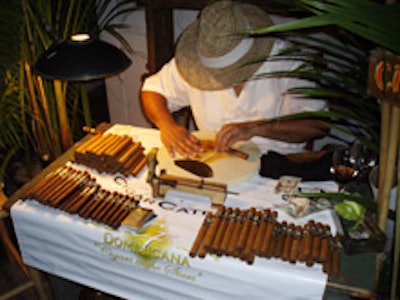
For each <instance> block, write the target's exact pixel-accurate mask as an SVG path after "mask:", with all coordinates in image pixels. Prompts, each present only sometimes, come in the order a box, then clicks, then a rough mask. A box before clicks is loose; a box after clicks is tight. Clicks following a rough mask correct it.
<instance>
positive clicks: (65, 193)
mask: <svg viewBox="0 0 400 300" xmlns="http://www.w3.org/2000/svg"><path fill="white" fill-rule="evenodd" d="M89 180H90V175H89V174H88V173H86V172H85V173H79V174H77V176H75V177H72V178H70V180H69V182H67V183H66V184H65V186H64V189H63V190H62V191H61V192H60V193H59V195H57V196H54V197H53V198H52V199H51V204H52V206H53V207H58V206H59V205H60V204H61V203H62V202H64V201H66V199H68V198H69V197H70V196H71V194H73V193H74V191H76V190H78V189H81V187H82V185H83V184H85V183H86V182H88V181H89Z"/></svg>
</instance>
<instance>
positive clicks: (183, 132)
mask: <svg viewBox="0 0 400 300" xmlns="http://www.w3.org/2000/svg"><path fill="white" fill-rule="evenodd" d="M161 141H162V142H163V144H164V146H165V147H166V148H167V151H168V153H169V155H170V156H171V157H174V156H175V154H176V153H177V154H179V155H181V156H183V157H193V156H196V155H198V154H199V153H200V152H202V151H203V147H202V145H201V143H200V141H199V140H198V139H197V138H196V137H195V136H194V135H193V134H191V133H190V132H189V131H188V130H187V129H186V128H184V127H182V126H179V125H176V126H170V127H168V128H163V129H161Z"/></svg>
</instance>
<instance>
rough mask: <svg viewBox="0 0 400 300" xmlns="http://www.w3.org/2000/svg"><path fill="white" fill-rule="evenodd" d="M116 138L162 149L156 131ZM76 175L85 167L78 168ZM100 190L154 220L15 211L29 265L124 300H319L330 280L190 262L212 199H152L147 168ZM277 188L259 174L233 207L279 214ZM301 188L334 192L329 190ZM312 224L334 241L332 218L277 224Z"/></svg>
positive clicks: (237, 264)
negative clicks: (108, 220) (136, 225)
mask: <svg viewBox="0 0 400 300" xmlns="http://www.w3.org/2000/svg"><path fill="white" fill-rule="evenodd" d="M111 132H114V133H119V134H130V135H131V136H132V137H133V139H135V140H140V141H141V142H142V144H143V145H144V146H145V148H146V150H149V149H151V148H152V147H159V146H161V144H160V141H159V134H158V131H157V130H153V129H144V128H137V127H132V126H123V125H115V126H114V127H113V128H111ZM71 165H72V166H73V167H75V168H78V169H85V167H84V166H80V165H73V164H71ZM90 172H91V175H93V176H95V177H96V179H97V182H98V183H99V184H100V185H101V186H102V187H103V188H104V189H107V190H110V191H119V192H122V193H128V194H130V195H136V196H137V197H139V195H140V198H141V201H140V204H141V206H143V207H148V208H151V209H152V210H153V211H154V212H155V213H156V215H157V217H156V218H155V219H153V220H152V221H151V222H149V223H148V225H147V226H146V227H144V228H143V229H142V230H141V231H139V232H135V231H134V230H132V229H130V228H125V227H121V228H119V230H112V229H111V228H109V227H107V226H104V225H101V224H96V223H93V222H90V221H87V220H84V219H82V218H80V217H79V216H77V215H70V214H68V213H65V212H62V211H60V210H56V209H53V208H51V207H46V206H43V205H41V204H39V203H37V202H36V201H34V200H24V201H21V200H20V201H18V202H17V203H16V204H14V205H13V206H12V208H11V216H12V220H13V223H14V227H15V232H16V235H17V239H18V242H19V246H20V249H21V252H22V257H23V260H24V262H25V264H27V265H29V266H32V267H35V268H37V269H40V270H43V271H46V272H48V273H51V274H55V275H58V276H61V277H64V278H67V279H70V280H73V281H76V282H79V283H82V284H85V285H88V286H91V287H94V288H96V289H98V290H101V291H105V292H107V293H110V294H113V295H116V296H119V297H122V298H126V299H185V300H186V299H321V298H322V295H323V293H324V290H325V284H326V280H327V276H326V274H325V273H323V272H322V266H321V265H319V264H316V265H314V266H312V267H307V266H305V264H303V263H296V264H290V263H289V262H284V261H282V260H280V259H275V258H272V259H266V258H259V257H256V259H255V261H254V263H253V264H252V265H248V264H247V263H246V262H244V261H241V260H239V259H237V258H233V257H226V256H222V257H217V256H213V255H206V257H205V258H198V257H195V258H191V257H190V256H189V254H188V252H189V250H190V248H191V245H192V243H193V241H194V239H195V237H196V234H197V232H198V230H199V228H200V226H201V223H202V221H203V218H204V212H206V211H209V210H212V208H211V207H210V202H209V200H208V199H206V198H204V197H201V196H195V195H190V194H185V193H180V192H172V193H169V194H168V196H167V197H166V198H163V199H154V198H153V197H152V196H151V189H150V186H149V185H148V184H147V183H146V182H145V177H146V175H147V172H146V168H145V169H144V170H143V171H142V172H141V173H140V174H139V175H138V176H137V177H133V176H130V177H127V178H125V177H122V176H119V175H107V174H99V173H97V172H95V171H94V170H90ZM275 184H276V181H274V180H270V179H267V178H262V177H260V176H258V175H257V174H256V175H254V176H253V177H252V178H251V180H248V181H247V182H245V183H243V184H240V185H239V186H237V187H235V188H234V191H235V192H238V193H239V194H238V195H233V194H230V195H228V197H227V199H226V203H225V205H226V206H228V207H239V208H242V209H245V208H249V207H256V208H260V209H262V208H267V207H270V208H274V206H273V205H274V204H277V203H280V202H282V201H283V200H281V197H280V196H279V195H275V194H274V192H273V189H274V186H275ZM302 185H304V186H313V187H315V186H318V187H321V188H323V189H325V190H327V189H328V190H329V189H330V188H331V189H334V188H335V185H334V183H332V182H318V183H317V182H314V183H313V182H311V183H310V182H308V183H302ZM309 218H312V219H313V220H315V221H316V222H318V221H320V222H322V223H326V224H329V225H330V226H331V228H332V232H333V234H335V233H336V229H335V223H334V219H333V217H332V212H331V211H329V210H325V211H322V212H319V213H314V214H312V215H311V216H309V217H308V218H302V219H292V218H291V217H290V216H289V215H287V214H285V213H284V212H283V211H279V217H278V220H287V221H289V222H295V223H297V224H299V225H302V224H305V223H306V222H307V221H308V219H309Z"/></svg>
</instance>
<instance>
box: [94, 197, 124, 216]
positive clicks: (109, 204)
mask: <svg viewBox="0 0 400 300" xmlns="http://www.w3.org/2000/svg"><path fill="white" fill-rule="evenodd" d="M121 197H123V196H122V195H120V194H119V193H118V192H114V193H112V194H111V197H110V198H109V199H108V200H107V201H105V204H104V206H103V208H102V209H101V210H100V211H99V212H98V213H96V215H95V216H93V217H94V220H95V221H96V222H99V223H103V221H102V219H103V217H104V216H105V215H106V214H107V212H108V211H109V210H110V209H111V208H112V207H113V206H114V205H115V203H116V202H117V201H118V200H119V199H120V198H121Z"/></svg>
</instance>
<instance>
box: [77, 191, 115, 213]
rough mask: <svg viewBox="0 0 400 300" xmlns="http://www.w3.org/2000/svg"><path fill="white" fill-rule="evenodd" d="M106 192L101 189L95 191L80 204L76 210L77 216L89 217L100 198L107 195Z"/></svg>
mask: <svg viewBox="0 0 400 300" xmlns="http://www.w3.org/2000/svg"><path fill="white" fill-rule="evenodd" d="M107 196H108V194H107V192H106V191H104V190H103V189H99V190H98V191H97V193H96V194H95V195H94V196H93V197H92V198H91V199H90V200H89V201H87V203H86V205H84V206H82V207H81V209H80V210H79V211H78V214H79V216H81V217H82V218H84V219H87V218H89V215H90V213H91V212H92V211H93V210H94V209H95V208H96V207H97V205H99V204H100V203H101V200H102V199H104V198H105V197H107Z"/></svg>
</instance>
